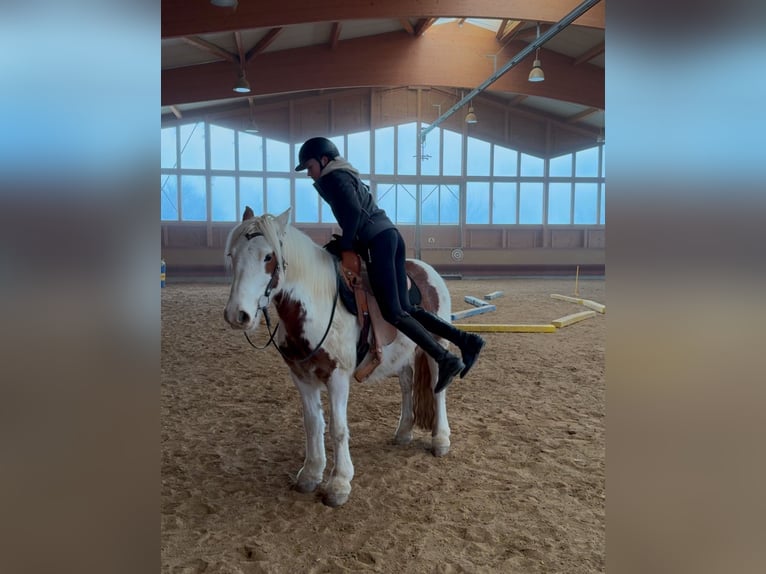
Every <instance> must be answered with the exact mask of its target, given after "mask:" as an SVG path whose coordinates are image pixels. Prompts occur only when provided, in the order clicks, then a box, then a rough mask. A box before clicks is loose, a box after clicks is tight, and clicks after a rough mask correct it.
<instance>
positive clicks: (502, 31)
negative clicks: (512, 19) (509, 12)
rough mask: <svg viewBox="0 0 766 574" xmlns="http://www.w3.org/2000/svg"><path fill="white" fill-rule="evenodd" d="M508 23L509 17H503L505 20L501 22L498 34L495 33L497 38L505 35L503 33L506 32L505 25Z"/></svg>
mask: <svg viewBox="0 0 766 574" xmlns="http://www.w3.org/2000/svg"><path fill="white" fill-rule="evenodd" d="M507 25H508V18H503V21H502V22H500V26H498V28H497V34H495V39H497V40H500V38H502V37H503V34H505V27H506V26H507Z"/></svg>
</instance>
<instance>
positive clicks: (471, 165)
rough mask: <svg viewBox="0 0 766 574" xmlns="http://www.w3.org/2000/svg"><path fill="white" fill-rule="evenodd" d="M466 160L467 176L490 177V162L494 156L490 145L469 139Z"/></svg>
mask: <svg viewBox="0 0 766 574" xmlns="http://www.w3.org/2000/svg"><path fill="white" fill-rule="evenodd" d="M467 152H468V154H467V158H466V174H467V175H484V176H488V175H489V160H490V158H491V156H492V154H491V152H490V143H489V142H485V141H483V140H480V139H476V138H468V143H467Z"/></svg>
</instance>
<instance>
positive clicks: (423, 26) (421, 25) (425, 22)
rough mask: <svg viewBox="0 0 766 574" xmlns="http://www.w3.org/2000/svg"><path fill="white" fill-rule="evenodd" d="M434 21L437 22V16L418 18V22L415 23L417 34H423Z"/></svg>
mask: <svg viewBox="0 0 766 574" xmlns="http://www.w3.org/2000/svg"><path fill="white" fill-rule="evenodd" d="M434 22H436V18H421V19H420V20H418V23H417V24H416V25H415V36H422V35H423V34H424V33H425V31H426V30H428V29H429V28H430V27H431V26H432V25H433V23H434Z"/></svg>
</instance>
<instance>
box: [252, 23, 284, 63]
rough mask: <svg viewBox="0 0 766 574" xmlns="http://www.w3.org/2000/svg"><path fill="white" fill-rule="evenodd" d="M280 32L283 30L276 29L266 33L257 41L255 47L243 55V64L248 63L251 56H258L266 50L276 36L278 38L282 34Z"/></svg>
mask: <svg viewBox="0 0 766 574" xmlns="http://www.w3.org/2000/svg"><path fill="white" fill-rule="evenodd" d="M282 30H284V28H282V27H278V28H272V29H271V30H269V31H268V32H266V34H265V35H264V36H263V38H261V39H260V40H258V42H257V43H256V44H255V46H253V47H252V48H250V49H249V50H248V51H247V54H245V62H249V61H250V60H251V59H252V58H253V56H256V55H257V54H260V53H261V52H263V51H264V50H265V49H266V48H268V47H269V46H270V45H271V43H272V42H273V41H274V40H276V39H277V36H279V35H280V34H281V33H282Z"/></svg>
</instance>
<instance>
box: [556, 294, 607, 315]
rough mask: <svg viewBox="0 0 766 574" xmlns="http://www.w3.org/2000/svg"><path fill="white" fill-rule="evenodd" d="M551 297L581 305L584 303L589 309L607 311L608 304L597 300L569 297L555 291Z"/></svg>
mask: <svg viewBox="0 0 766 574" xmlns="http://www.w3.org/2000/svg"><path fill="white" fill-rule="evenodd" d="M551 297H552V298H553V299H559V300H560V301H569V302H570V303H577V304H579V305H583V306H584V307H587V308H588V309H593V310H594V311H598V312H599V313H601V314H604V313H606V305H602V304H601V303H596V302H595V301H591V300H590V299H580V298H578V297H569V296H567V295H557V294H556V293H553V294H552V295H551Z"/></svg>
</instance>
